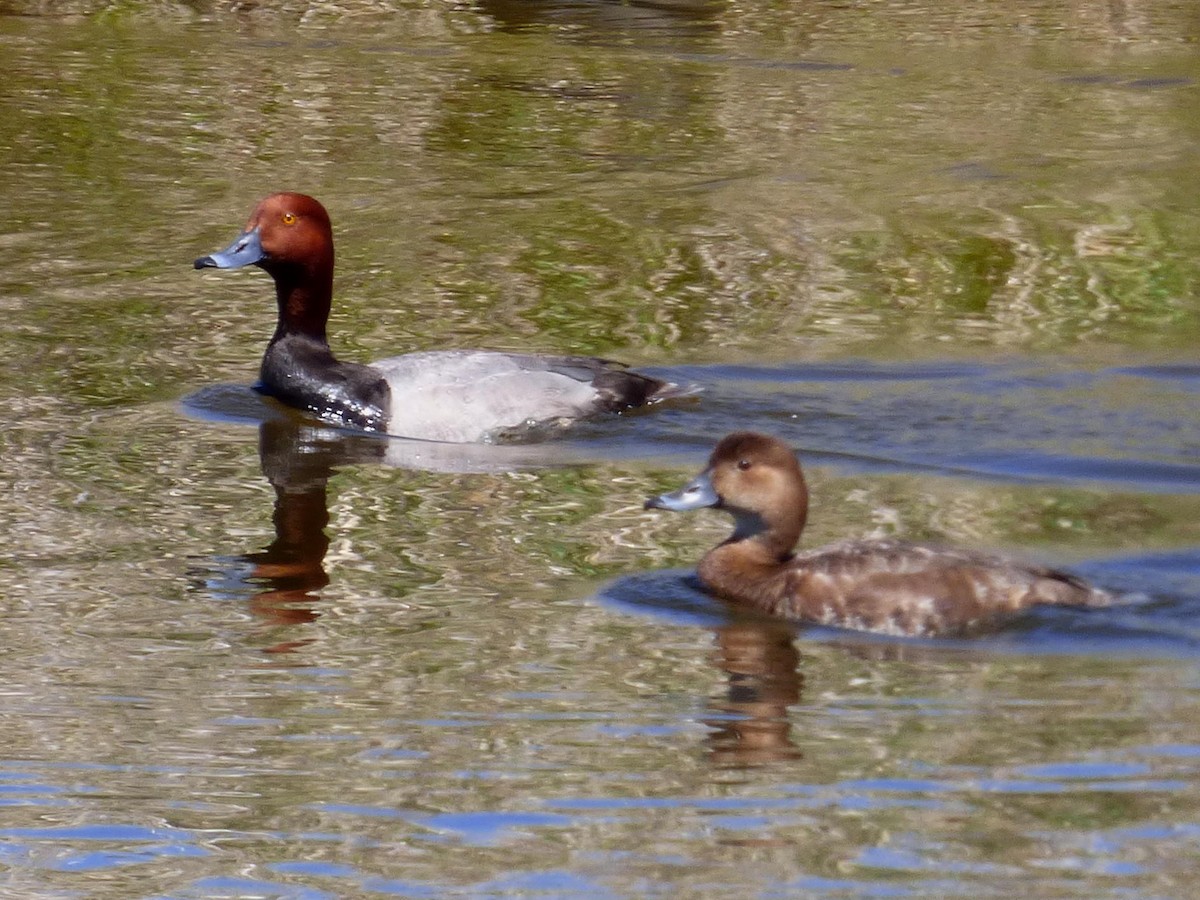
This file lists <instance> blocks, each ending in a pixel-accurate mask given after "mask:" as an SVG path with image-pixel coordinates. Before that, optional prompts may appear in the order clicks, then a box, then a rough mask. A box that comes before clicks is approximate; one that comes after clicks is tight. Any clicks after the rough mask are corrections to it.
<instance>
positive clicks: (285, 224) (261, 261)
mask: <svg viewBox="0 0 1200 900" xmlns="http://www.w3.org/2000/svg"><path fill="white" fill-rule="evenodd" d="M195 265H196V268H197V269H204V268H217V269H236V268H240V267H241V266H249V265H256V266H259V267H260V268H263V269H266V270H267V271H268V272H271V273H272V274H275V273H278V272H282V271H286V270H287V269H289V268H300V269H303V270H306V271H309V272H314V273H315V272H328V273H330V274H332V272H333V228H332V226H331V225H330V222H329V213H328V212H326V211H325V207H324V206H322V205H321V204H320V202H319V201H317V200H315V199H314V198H312V197H309V196H308V195H307V194H293V193H281V194H272V195H271V196H269V197H267V198H265V199H264V200H262V201H261V202H260V203H259V204H258V206H256V207H254V211H253V212H252V213H250V218H249V219H248V220H247V221H246V227H245V228H244V229H243V230H242V233H241V234H239V235H238V236H237V238H235V239H234V241H233V243H232V244H230V245H229V246H228V247H226V248H225V249H224V250H221V251H220V252H218V253H213V254H210V255H209V256H202V257H200V258H199V259H197V260H196V263H195Z"/></svg>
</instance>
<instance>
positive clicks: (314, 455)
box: [238, 418, 387, 652]
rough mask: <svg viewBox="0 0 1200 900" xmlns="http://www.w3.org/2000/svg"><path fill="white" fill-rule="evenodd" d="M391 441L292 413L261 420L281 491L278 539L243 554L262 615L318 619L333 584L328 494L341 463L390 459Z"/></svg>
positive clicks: (273, 478)
mask: <svg viewBox="0 0 1200 900" xmlns="http://www.w3.org/2000/svg"><path fill="white" fill-rule="evenodd" d="M386 446H387V444H386V441H385V440H384V439H381V438H377V437H373V436H371V435H359V434H346V433H345V432H340V431H336V430H334V429H331V428H321V427H314V426H312V425H305V424H301V423H298V422H296V421H294V420H292V419H279V418H276V419H269V420H267V421H264V422H262V423H261V425H260V426H259V433H258V452H259V459H260V461H261V463H262V470H263V475H265V476H266V478H267V481H269V482H270V483H271V487H273V488H274V489H275V511H274V514H273V516H272V520H273V521H274V524H275V540H273V541H272V542H271V543H270V544H269V545H268V546H267V547H266V549H264V550H261V551H259V552H257V553H247V554H244V555H242V556H239V557H238V560H239V561H240V562H243V563H248V564H249V565H250V571H249V573H248V574H245V575H243V579H244V580H245V581H249V582H251V583H254V584H258V585H261V586H262V590H260V591H258V592H257V593H256V594H254V596H253V597H252V598H251V600H250V608H251V610H252V611H253V612H254V614H255V615H257V616H258V617H260V618H261V619H262V620H264V621H265V622H267V623H269V624H272V625H296V624H301V623H304V622H311V621H313V620H314V619H316V618H317V617H318V616H319V615H320V613H319V612H317V610H316V609H314V606H313V605H314V603H315V602H316V601H317V599H318V598H317V596H316V594H317V592H318V591H320V590H321V588H323V587H325V585H327V584H328V583H329V576H328V575H327V574H326V572H325V553H326V551H327V550H328V549H329V537H328V535H327V534H326V533H325V528H326V526H327V525H328V524H329V507H328V503H327V498H326V492H327V488H328V484H329V478H330V477H331V476H332V475H333V474H334V472H336V471H337V469H338V468H340V467H343V466H346V465H352V464H355V463H362V462H376V461H379V460H382V459H383V457H384V451H385V449H386ZM304 643H306V642H305V641H288V642H285V643H281V644H276V645H275V646H273V647H269V648H267V650H268V652H288V651H291V650H294V649H296V648H297V647H299V646H301V645H303V644H304Z"/></svg>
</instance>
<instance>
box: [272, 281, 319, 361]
mask: <svg viewBox="0 0 1200 900" xmlns="http://www.w3.org/2000/svg"><path fill="white" fill-rule="evenodd" d="M271 276H272V277H273V278H274V279H275V302H276V305H277V306H278V308H279V320H278V322H277V323H276V325H275V335H274V337H272V338H271V343H272V344H274V343H275V342H276V341H278V340H281V339H282V338H285V337H287V336H289V335H303V336H304V337H307V338H310V339H312V340H315V341H318V342H320V343H322V344H325V345H326V346H328V345H329V342H328V339H327V337H326V334H325V326H326V323H327V322H328V321H329V310H330V308H331V307H332V305H333V271H332V270H326V269H324V267H322V268H320V269H317V270H315V271H314V270H313V269H310V268H308V267H298V266H297V267H290V266H289V267H285V268H278V269H273V270H271Z"/></svg>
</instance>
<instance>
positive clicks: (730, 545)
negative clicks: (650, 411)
mask: <svg viewBox="0 0 1200 900" xmlns="http://www.w3.org/2000/svg"><path fill="white" fill-rule="evenodd" d="M647 506H648V507H657V508H663V509H696V508H700V507H703V506H712V507H716V508H719V509H724V510H726V511H728V512H730V513H731V514H732V515H733V516H734V519H735V520H736V522H737V526H736V528H735V530H734V533H733V535H731V536H730V537H729V538H728V539H727V540H726V541H724V542H723V543H721V544H720V545H718V546H717V547H715V548H713V549H712V550H710V551H709V552H708V553H707V554H705V556H704V558H703V559H702V560H701V561H700V565H699V568H698V573H699V576H700V579H701V581H703V582H704V584H705V585H706V586H707V587H708V588H709V589H710V590H712V591H713V592H714V593H716V594H718V595H720V596H722V597H724V598H726V599H728V600H730V601H732V602H735V603H739V604H742V605H745V606H750V607H753V608H755V609H758V610H761V611H762V612H765V613H769V614H771V615H777V616H782V617H785V618H789V619H795V620H799V621H803V622H810V623H815V624H821V625H830V626H837V627H841V628H854V629H858V630H862V631H871V632H876V633H881V634H893V635H910V636H930V635H939V634H962V633H965V632H970V631H972V630H974V629H978V628H980V627H984V626H987V625H990V624H995V623H997V622H1000V621H1003V620H1004V619H1006V618H1010V617H1011V616H1013V615H1015V614H1016V613H1018V612H1020V611H1021V610H1023V609H1025V608H1027V607H1029V606H1033V605H1035V604H1060V605H1071V606H1103V605H1107V604H1109V603H1111V602H1112V597H1111V595H1109V594H1108V593H1106V592H1104V591H1102V590H1099V589H1097V588H1094V587H1091V586H1090V585H1088V584H1086V583H1085V582H1084V581H1082V580H1081V579H1079V578H1076V577H1075V576H1073V575H1069V574H1067V573H1064V572H1059V571H1055V570H1053V569H1048V568H1044V567H1040V566H1031V565H1025V564H1022V563H1019V562H1017V561H1015V560H1011V559H1007V558H1005V557H1001V556H994V555H990V554H986V553H976V552H972V551H968V550H958V549H953V548H943V547H934V546H927V545H922V544H913V543H908V542H906V541H898V540H857V541H846V542H843V543H838V544H833V545H830V546H827V547H823V548H820V549H818V550H809V551H803V552H799V553H793V552H792V548H793V547H794V546H795V545H796V542H797V541H798V540H799V538H800V534H801V532H802V531H803V529H804V524H805V520H806V518H807V515H808V490H807V486H806V485H805V483H804V475H803V472H802V471H801V468H800V464H799V462H798V461H797V460H796V457H795V455H794V454H793V453H792V452H791V450H790V449H789V448H788V447H787V446H785V445H784V444H783V443H782V442H780V441H778V440H776V439H775V438H771V437H768V436H766V435H761V434H755V433H753V432H736V433H734V434H732V435H729V436H728V437H726V438H725V439H724V440H722V441H721V442H720V443H719V444H718V445H717V448H716V449H715V450H714V451H713V454H712V456H711V458H710V459H709V464H708V467H707V468H706V469H705V470H704V472H703V473H701V475H700V476H698V477H697V478H696V479H695V480H694V481H692V482H691V483H690V484H689V485H687V486H686V487H684V488H682V489H681V490H679V491H677V492H674V493H672V494H664V495H662V496H661V497H655V498H652V499H651V500H649V501H647Z"/></svg>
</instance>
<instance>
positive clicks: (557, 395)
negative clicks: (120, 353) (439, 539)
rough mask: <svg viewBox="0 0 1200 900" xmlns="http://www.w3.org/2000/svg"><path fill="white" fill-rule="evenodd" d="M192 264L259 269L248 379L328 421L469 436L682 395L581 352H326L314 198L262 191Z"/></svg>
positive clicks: (328, 279)
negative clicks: (263, 336) (376, 356)
mask: <svg viewBox="0 0 1200 900" xmlns="http://www.w3.org/2000/svg"><path fill="white" fill-rule="evenodd" d="M195 265H196V268H197V269H203V268H208V267H214V268H218V269H236V268H239V267H241V266H247V265H256V266H258V267H259V268H262V269H265V270H266V271H267V272H268V273H270V275H271V277H272V278H273V279H275V294H276V300H277V302H278V304H279V322H278V325H276V328H275V334H274V336H273V337H272V338H271V342H270V344H268V345H267V350H266V354H265V355H264V356H263V361H262V369H261V371H260V376H259V377H260V383H259V384H258V385H257V387H258V389H259V390H260V391H262V392H263V393H265V394H269V395H271V396H273V397H275V398H277V399H279V400H280V401H282V402H283V403H286V404H288V405H289V406H294V407H297V408H299V409H306V410H309V411H310V412H313V413H315V414H316V415H318V416H320V417H321V418H323V419H326V420H329V421H332V422H336V423H338V424H343V425H349V426H353V427H358V428H364V429H367V430H370V431H380V432H386V433H388V434H393V435H398V436H403V437H410V438H418V439H422V440H429V441H449V442H455V443H472V442H481V441H490V440H493V439H495V438H497V437H502V436H504V435H506V434H520V433H522V432H525V433H528V432H530V431H532V430H533V429H536V428H539V427H551V426H559V425H563V424H567V423H570V422H572V421H574V420H577V419H580V418H584V417H587V416H591V415H595V414H598V413H602V412H620V411H621V410H625V409H631V408H633V407H638V406H648V405H650V404H653V403H657V402H659V401H660V400H665V399H667V398H670V397H677V396H683V395H685V394H687V393H689V392H690V391H689V390H688V389H681V388H680V387H679V386H677V385H675V384H671V383H669V382H666V381H661V380H659V379H657V378H651V377H649V376H647V375H641V374H639V373H637V372H631V371H628V370H626V369H625V368H624V367H623V366H622V365H620V364H619V363H614V362H611V361H609V360H604V359H597V358H595V357H588V356H532V355H525V354H519V353H499V352H494V351H483V350H446V351H433V352H424V353H409V354H406V355H404V356H395V357H391V358H389V359H382V360H379V361H378V362H375V363H372V364H370V365H360V364H358V363H346V362H341V361H339V360H337V359H336V358H335V357H334V355H333V353H332V351H330V349H329V342H328V340H327V339H326V336H325V324H326V321H327V319H328V318H329V309H330V304H331V302H332V300H333V229H332V227H331V226H330V222H329V214H328V213H327V212H326V211H325V207H323V206H322V205H321V204H320V203H318V202H317V201H316V200H314V199H313V198H312V197H308V196H305V195H304V194H288V193H285V194H274V195H272V196H270V197H267V198H266V199H265V200H263V201H262V202H261V203H259V204H258V206H257V207H255V209H254V212H252V213H251V214H250V219H249V221H247V223H246V228H245V230H244V231H243V232H242V233H241V234H240V235H238V237H237V238H236V239H235V240H234V242H233V243H232V244H230V245H229V246H228V247H227V248H226V249H224V250H222V251H221V252H219V253H213V254H212V255H210V256H203V257H201V258H200V259H197V260H196V263H195Z"/></svg>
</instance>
